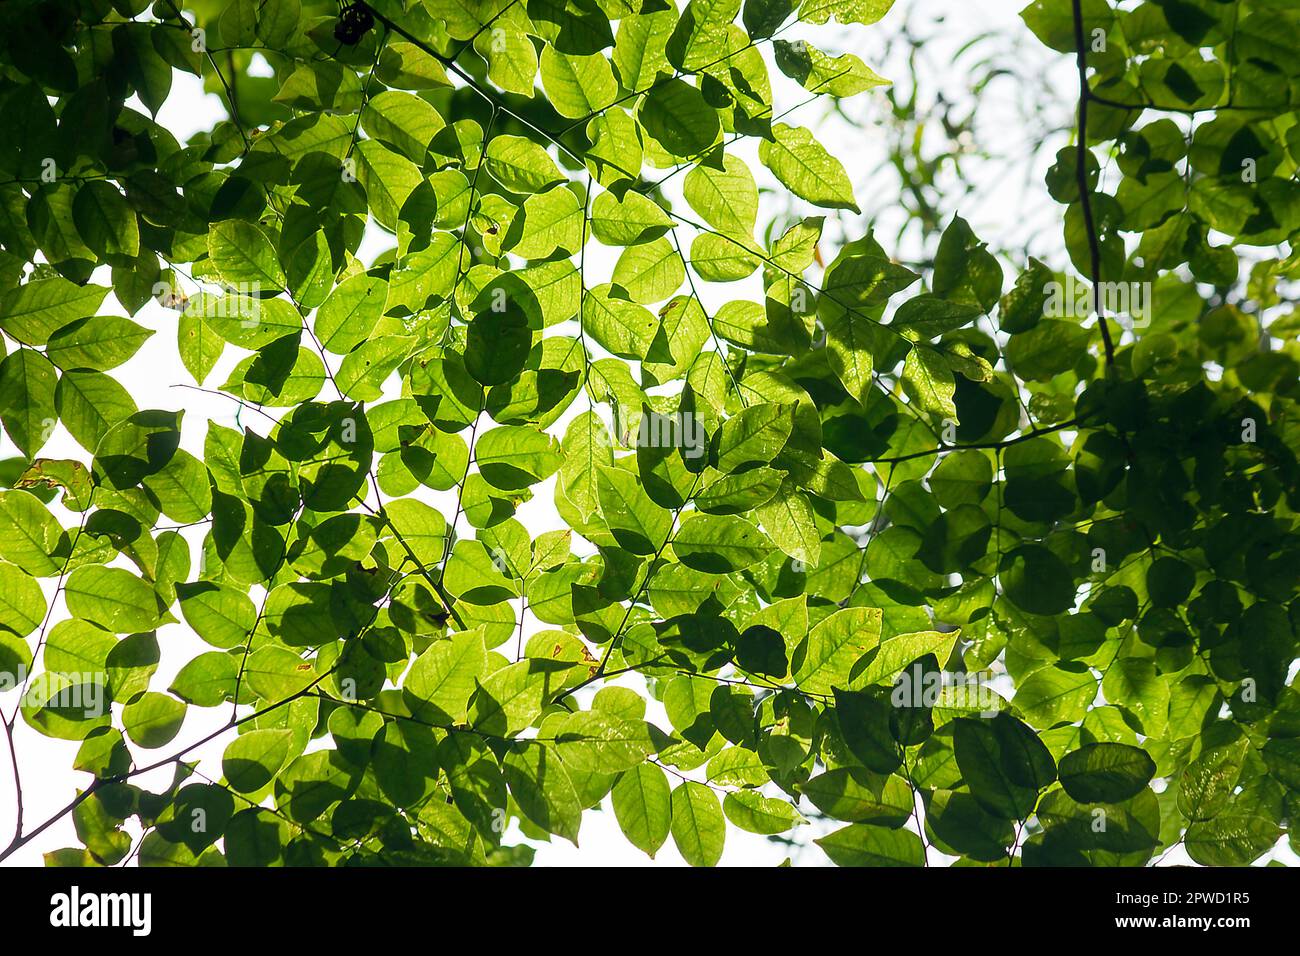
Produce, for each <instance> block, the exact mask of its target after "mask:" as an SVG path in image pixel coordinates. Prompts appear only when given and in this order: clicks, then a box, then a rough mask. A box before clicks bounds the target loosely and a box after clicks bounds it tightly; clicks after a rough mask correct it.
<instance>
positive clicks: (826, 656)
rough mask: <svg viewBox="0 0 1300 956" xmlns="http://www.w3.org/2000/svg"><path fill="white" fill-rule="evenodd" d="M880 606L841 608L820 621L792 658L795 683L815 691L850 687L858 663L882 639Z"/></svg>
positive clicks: (829, 691)
mask: <svg viewBox="0 0 1300 956" xmlns="http://www.w3.org/2000/svg"><path fill="white" fill-rule="evenodd" d="M882 622H883V614H882V611H881V610H880V608H874V607H850V608H840V609H839V610H837V611H835V612H834V613H832V614H831V615H830V616H829V617H827V618H826V619H825V620H823V621H821V622H820V623H818V624H817V625H816V626H815V627H814V628H813V629H812V630H811V631H809V632H808V637H807V638H806V639H805V640H804V641H803V642H802V643H801V644H800V645H799V647H798V648H796V650H795V652H794V656H793V658H792V659H791V667H792V669H793V672H794V680H795V683H796V684H797V685H798V686H799V688H800V689H801V690H803V691H805V692H807V693H811V694H829V693H831V692H832V690H833V689H835V688H839V689H848V688H849V685H850V675H851V673H852V671H853V668H854V665H856V664H857V663H858V661H859V660H860V659H861V658H862V657H863V656H864V655H865V654H866V653H867V652H868V651H870V650H872V649H873V648H875V647H876V646H877V645H879V643H880V630H881V625H882Z"/></svg>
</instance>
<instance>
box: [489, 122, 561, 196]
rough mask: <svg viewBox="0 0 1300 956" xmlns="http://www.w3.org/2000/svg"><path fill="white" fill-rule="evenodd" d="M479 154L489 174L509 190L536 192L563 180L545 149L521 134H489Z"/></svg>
mask: <svg viewBox="0 0 1300 956" xmlns="http://www.w3.org/2000/svg"><path fill="white" fill-rule="evenodd" d="M483 158H484V160H485V161H486V162H487V171H488V172H489V173H491V174H492V178H493V179H495V180H496V181H497V182H499V183H500V184H501V185H502V186H505V187H506V189H509V190H510V191H511V192H516V193H525V194H527V193H539V192H543V191H544V190H546V189H547V188H548V187H550V186H553V185H554V184H556V183H559V182H563V181H564V176H563V174H561V172H560V170H559V167H558V166H556V165H555V161H554V160H552V159H551V157H550V156H548V155H547V153H546V150H545V149H543V148H542V147H541V146H539V145H537V144H536V143H534V142H533V141H532V140H530V139H525V138H524V137H522V136H509V135H503V136H496V137H493V139H492V141H491V142H490V143H488V147H487V150H486V151H485V152H484V154H483Z"/></svg>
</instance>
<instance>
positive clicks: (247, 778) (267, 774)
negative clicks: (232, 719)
mask: <svg viewBox="0 0 1300 956" xmlns="http://www.w3.org/2000/svg"><path fill="white" fill-rule="evenodd" d="M292 739H293V733H292V732H291V731H289V730H275V729H266V730H250V731H248V732H247V733H244V734H240V735H239V736H238V737H236V738H235V739H234V740H232V741H231V742H230V743H229V744H227V745H226V751H225V753H224V754H223V755H222V757H221V772H222V773H223V774H225V776H226V781H227V782H228V783H229V784H230V786H231V787H232V788H233V789H235V790H237V791H238V792H240V793H256V792H257V791H259V790H261V789H262V788H263V787H265V786H266V785H267V784H268V783H270V782H271V780H272V779H274V777H275V774H276V772H277V771H278V770H279V769H280V767H281V766H282V765H283V764H284V762H285V760H286V759H287V758H288V756H289V746H290V742H291V741H292Z"/></svg>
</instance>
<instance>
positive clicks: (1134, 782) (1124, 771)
mask: <svg viewBox="0 0 1300 956" xmlns="http://www.w3.org/2000/svg"><path fill="white" fill-rule="evenodd" d="M1059 769H1060V774H1061V786H1063V787H1064V788H1065V792H1066V793H1068V794H1069V795H1070V796H1071V797H1073V798H1074V799H1075V800H1078V801H1079V802H1080V803H1122V802H1124V801H1125V800H1128V799H1129V798H1131V797H1134V796H1136V795H1137V794H1138V792H1139V791H1141V790H1142V789H1143V788H1144V787H1146V785H1147V784H1148V783H1149V782H1150V781H1151V778H1152V777H1154V776H1155V773H1156V763H1155V761H1154V760H1152V759H1151V757H1150V755H1148V754H1147V752H1146V751H1145V750H1142V749H1140V748H1138V747H1133V746H1130V745H1128V744H1118V743H1095V744H1085V745H1084V746H1082V747H1080V748H1079V749H1078V750H1073V751H1071V752H1070V753H1068V754H1066V755H1065V756H1064V757H1062V758H1061V763H1060V767H1059Z"/></svg>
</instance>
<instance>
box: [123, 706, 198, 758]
mask: <svg viewBox="0 0 1300 956" xmlns="http://www.w3.org/2000/svg"><path fill="white" fill-rule="evenodd" d="M185 710H186V708H185V704H184V703H182V702H181V701H179V700H177V699H176V698H174V697H169V696H168V695H166V694H156V693H152V692H150V693H145V694H144V695H142V696H141V697H140V698H138V699H137V700H134V701H132V702H131V703H129V704H127V705H126V707H125V708H124V709H123V710H122V724H123V726H124V727H125V728H126V735H127V736H128V737H130V738H131V742H132V743H134V744H136V745H137V746H139V747H144V748H146V749H148V750H156V749H158V748H159V747H165V746H166V745H167V744H169V743H171V741H172V739H173V738H175V736H176V735H177V734H178V733H179V732H180V729H181V722H182V721H183V720H184V719H185Z"/></svg>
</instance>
